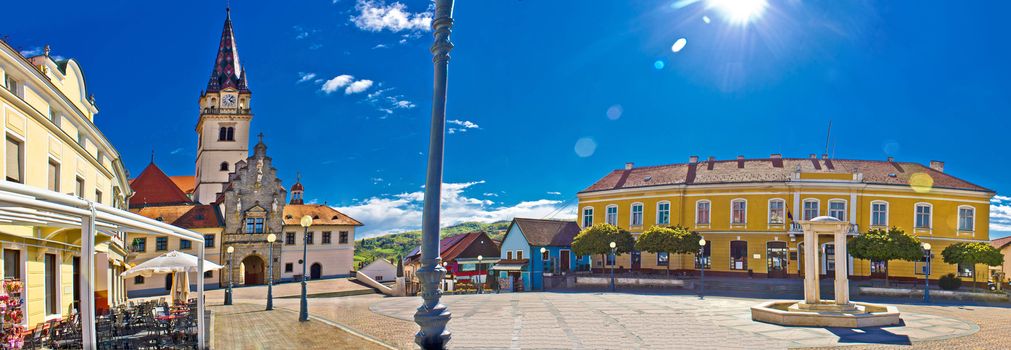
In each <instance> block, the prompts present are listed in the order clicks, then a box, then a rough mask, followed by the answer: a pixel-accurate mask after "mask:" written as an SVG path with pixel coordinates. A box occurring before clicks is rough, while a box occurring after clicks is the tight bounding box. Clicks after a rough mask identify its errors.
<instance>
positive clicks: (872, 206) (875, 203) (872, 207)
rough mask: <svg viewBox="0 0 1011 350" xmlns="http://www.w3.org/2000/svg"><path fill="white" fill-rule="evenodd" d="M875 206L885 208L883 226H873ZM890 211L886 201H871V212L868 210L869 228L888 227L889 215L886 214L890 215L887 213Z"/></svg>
mask: <svg viewBox="0 0 1011 350" xmlns="http://www.w3.org/2000/svg"><path fill="white" fill-rule="evenodd" d="M877 204H883V205H884V206H885V223H884V224H883V225H875V224H874V206H875V205H877ZM890 211H891V210H890V208H889V204H888V202H887V201H882V200H874V201H871V210H870V213H871V222H870V226H871V227H888V220H889V218H888V216H889V215H888V214H890V213H889V212H890Z"/></svg>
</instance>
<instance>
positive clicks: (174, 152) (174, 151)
mask: <svg viewBox="0 0 1011 350" xmlns="http://www.w3.org/2000/svg"><path fill="white" fill-rule="evenodd" d="M182 151H183V148H182V147H179V148H176V149H174V150H172V152H169V154H179V152H182Z"/></svg>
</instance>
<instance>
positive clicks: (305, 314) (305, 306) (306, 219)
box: [298, 215, 312, 322]
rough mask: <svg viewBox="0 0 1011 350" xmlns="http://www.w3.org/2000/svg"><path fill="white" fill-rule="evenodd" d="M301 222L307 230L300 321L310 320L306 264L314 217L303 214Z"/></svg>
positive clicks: (304, 238) (304, 246)
mask: <svg viewBox="0 0 1011 350" xmlns="http://www.w3.org/2000/svg"><path fill="white" fill-rule="evenodd" d="M299 224H301V225H302V227H303V228H304V229H305V232H303V234H302V302H301V303H300V305H299V309H298V320H299V322H305V321H308V320H309V300H307V299H306V296H305V294H306V290H305V289H306V286H305V265H308V262H309V260H308V255H309V226H312V217H311V216H309V215H306V216H303V217H302V220H301V221H300V222H299Z"/></svg>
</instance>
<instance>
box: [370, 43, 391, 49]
mask: <svg viewBox="0 0 1011 350" xmlns="http://www.w3.org/2000/svg"><path fill="white" fill-rule="evenodd" d="M386 47H387V46H386V44H376V46H373V47H372V49H373V50H375V49H385V48H386Z"/></svg>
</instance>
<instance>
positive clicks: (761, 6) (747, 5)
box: [707, 0, 769, 25]
mask: <svg viewBox="0 0 1011 350" xmlns="http://www.w3.org/2000/svg"><path fill="white" fill-rule="evenodd" d="M768 5H769V2H768V1H767V0H708V6H707V7H709V8H714V9H716V10H717V11H719V12H720V14H721V15H722V16H723V17H724V18H726V20H727V21H728V22H730V23H733V24H741V25H744V24H748V22H751V21H752V20H753V19H755V18H758V17H760V16H762V12H763V11H765V7H766V6H768Z"/></svg>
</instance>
